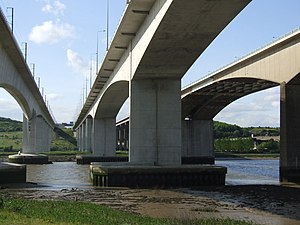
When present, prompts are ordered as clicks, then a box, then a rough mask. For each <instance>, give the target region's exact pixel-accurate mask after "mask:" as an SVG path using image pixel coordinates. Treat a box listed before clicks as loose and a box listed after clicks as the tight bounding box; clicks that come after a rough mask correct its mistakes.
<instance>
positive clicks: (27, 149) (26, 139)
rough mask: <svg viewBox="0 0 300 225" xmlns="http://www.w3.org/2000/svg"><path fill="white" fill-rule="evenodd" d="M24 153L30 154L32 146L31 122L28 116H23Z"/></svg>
mask: <svg viewBox="0 0 300 225" xmlns="http://www.w3.org/2000/svg"><path fill="white" fill-rule="evenodd" d="M22 152H23V153H29V152H30V144H29V122H28V119H27V118H26V116H25V115H24V114H23V141H22Z"/></svg>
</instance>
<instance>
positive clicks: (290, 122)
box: [280, 83, 300, 183]
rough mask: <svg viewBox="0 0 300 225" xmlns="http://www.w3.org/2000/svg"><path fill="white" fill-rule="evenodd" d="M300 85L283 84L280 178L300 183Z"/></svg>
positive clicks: (281, 93)
mask: <svg viewBox="0 0 300 225" xmlns="http://www.w3.org/2000/svg"><path fill="white" fill-rule="evenodd" d="M299 103H300V85H289V84H285V83H283V84H281V92H280V180H281V181H289V182H296V183H300V105H299Z"/></svg>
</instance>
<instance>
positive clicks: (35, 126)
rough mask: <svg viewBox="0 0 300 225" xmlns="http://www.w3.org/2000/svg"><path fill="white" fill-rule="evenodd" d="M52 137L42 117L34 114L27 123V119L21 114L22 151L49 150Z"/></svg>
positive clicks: (37, 151)
mask: <svg viewBox="0 0 300 225" xmlns="http://www.w3.org/2000/svg"><path fill="white" fill-rule="evenodd" d="M29 127H30V129H29ZM52 137H53V132H52V129H51V127H49V125H48V124H47V123H46V122H45V121H44V119H43V118H42V117H40V116H34V117H33V118H32V119H31V120H30V125H29V121H28V119H27V118H26V117H25V116H23V146H22V147H23V150H22V152H23V153H39V152H48V151H50V145H51V140H52Z"/></svg>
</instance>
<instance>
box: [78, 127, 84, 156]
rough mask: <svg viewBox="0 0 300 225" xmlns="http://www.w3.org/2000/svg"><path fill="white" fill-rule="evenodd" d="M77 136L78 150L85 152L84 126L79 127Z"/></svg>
mask: <svg viewBox="0 0 300 225" xmlns="http://www.w3.org/2000/svg"><path fill="white" fill-rule="evenodd" d="M76 136H77V146H78V150H79V151H83V148H82V125H81V126H80V127H78V129H77V132H76Z"/></svg>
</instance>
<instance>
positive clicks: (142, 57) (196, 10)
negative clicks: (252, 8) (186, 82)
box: [75, 0, 250, 165]
mask: <svg viewBox="0 0 300 225" xmlns="http://www.w3.org/2000/svg"><path fill="white" fill-rule="evenodd" d="M249 2H250V0H249V1H248V0H233V1H230V2H228V1H207V0H189V1H182V0H131V1H130V2H129V3H128V4H127V8H126V10H125V13H124V15H123V18H122V21H121V23H120V25H119V27H118V29H117V31H116V33H115V36H114V38H113V40H112V43H111V44H110V47H109V50H108V52H107V53H106V56H105V58H104V61H103V63H102V66H101V68H100V70H99V73H98V76H97V78H96V80H95V83H94V85H93V87H92V89H91V91H90V93H89V96H88V98H87V100H86V102H85V105H84V107H83V108H82V110H81V112H80V114H79V116H78V119H77V121H76V122H75V129H76V130H77V135H78V142H79V148H80V149H82V150H83V149H84V150H87V151H91V152H93V153H94V154H97V155H101V156H112V155H114V154H115V146H116V142H115V137H116V133H115V132H116V130H115V129H116V128H115V124H116V116H117V114H118V112H119V110H120V108H121V106H122V105H123V103H124V102H125V100H126V99H127V98H128V97H129V99H130V103H129V104H130V128H129V129H130V137H129V139H130V141H129V142H130V154H129V161H130V162H131V163H138V164H140V163H142V164H147V165H181V146H182V144H181V95H180V90H181V78H182V77H183V76H184V74H185V73H186V71H187V70H188V69H189V68H190V67H191V65H192V64H193V63H194V62H195V60H196V59H197V58H198V57H199V55H200V54H201V53H202V52H203V51H204V50H205V49H206V48H207V46H208V45H209V44H210V43H211V42H212V41H213V40H214V39H215V37H216V36H217V35H218V34H219V33H220V32H221V31H222V30H223V29H224V28H225V27H226V26H227V24H228V23H229V22H230V21H232V20H233V19H234V18H235V16H236V15H238V13H239V12H240V11H241V10H242V9H243V8H244V7H246V5H247V4H248V3H249ZM145 137H146V138H145Z"/></svg>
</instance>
